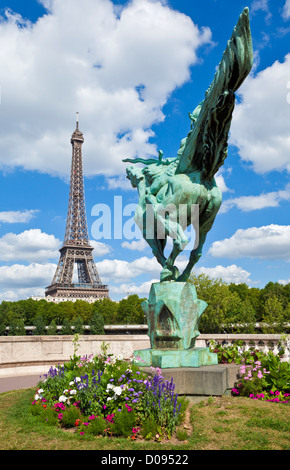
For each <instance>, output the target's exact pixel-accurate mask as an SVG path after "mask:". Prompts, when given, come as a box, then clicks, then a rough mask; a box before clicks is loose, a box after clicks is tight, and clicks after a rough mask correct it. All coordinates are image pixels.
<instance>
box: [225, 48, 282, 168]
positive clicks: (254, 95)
mask: <svg viewBox="0 0 290 470" xmlns="http://www.w3.org/2000/svg"><path fill="white" fill-rule="evenodd" d="M289 77H290V54H287V55H286V57H285V60H284V62H278V61H276V62H275V63H274V64H273V65H272V66H270V67H268V68H266V69H265V70H262V71H261V72H260V73H258V74H257V75H256V76H253V75H252V76H249V77H248V78H247V80H245V82H244V83H243V85H242V87H241V88H240V96H241V98H242V102H241V103H240V104H239V103H237V105H236V107H235V110H234V114H233V121H232V126H231V134H230V143H231V144H232V145H235V146H236V147H237V148H238V150H239V154H240V156H241V158H242V160H244V161H246V162H250V164H251V166H252V167H253V169H254V171H256V172H257V173H261V174H262V173H266V172H269V171H272V170H279V171H280V170H281V171H282V170H287V171H288V172H290V135H289V121H290V80H289Z"/></svg>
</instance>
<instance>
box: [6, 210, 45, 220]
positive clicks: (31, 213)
mask: <svg viewBox="0 0 290 470" xmlns="http://www.w3.org/2000/svg"><path fill="white" fill-rule="evenodd" d="M37 212H38V210H35V209H31V210H25V211H3V212H0V222H4V223H8V224H16V223H19V222H20V223H22V222H24V223H25V222H30V220H31V219H32V218H33V217H35V215H36V213H37Z"/></svg>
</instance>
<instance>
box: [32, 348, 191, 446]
mask: <svg viewBox="0 0 290 470" xmlns="http://www.w3.org/2000/svg"><path fill="white" fill-rule="evenodd" d="M184 406H185V400H184V399H181V398H180V397H178V394H177V393H175V385H174V383H173V380H171V381H170V382H169V381H165V380H164V379H163V377H162V375H161V371H160V369H158V368H157V369H153V368H152V374H151V375H148V374H146V373H145V372H143V371H142V370H140V367H138V366H137V364H136V362H135V359H134V358H132V359H131V360H130V361H126V360H124V359H123V358H122V357H121V356H115V355H108V354H107V352H106V347H105V345H103V349H102V353H101V354H100V355H98V356H90V357H79V356H77V355H76V354H74V356H73V358H71V360H70V361H69V362H68V363H67V364H65V365H64V366H57V367H55V368H51V369H50V370H49V372H48V374H47V376H46V378H45V380H43V381H42V382H40V383H39V388H38V390H37V393H36V395H35V396H34V398H33V400H32V404H31V407H30V410H31V413H32V414H34V415H38V416H39V418H40V419H42V420H43V422H44V423H47V424H51V425H57V426H61V427H63V428H64V429H74V430H75V431H76V432H78V433H79V435H80V436H84V435H87V434H90V435H95V436H124V437H128V438H131V439H136V438H138V437H142V438H146V439H151V438H154V439H157V440H159V439H161V438H163V437H168V438H170V437H171V436H172V434H173V433H174V431H175V429H176V427H177V425H178V424H180V423H181V421H182V416H183V411H184Z"/></svg>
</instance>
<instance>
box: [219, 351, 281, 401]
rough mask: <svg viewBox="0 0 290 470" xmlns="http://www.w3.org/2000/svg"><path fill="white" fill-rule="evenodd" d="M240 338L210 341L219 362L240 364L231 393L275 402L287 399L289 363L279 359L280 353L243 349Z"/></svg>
mask: <svg viewBox="0 0 290 470" xmlns="http://www.w3.org/2000/svg"><path fill="white" fill-rule="evenodd" d="M240 343H241V342H237V344H236V345H230V346H227V345H225V346H222V345H220V344H219V345H216V344H214V342H213V343H212V344H211V352H215V353H217V354H218V361H219V362H220V363H223V364H225V363H232V362H234V363H236V364H240V371H239V379H238V381H237V383H236V384H235V387H234V388H233V389H232V395H234V396H244V397H249V398H252V399H255V400H266V401H269V402H274V403H284V404H288V403H289V402H290V363H289V362H282V361H281V360H280V357H279V355H278V356H275V355H274V354H273V352H271V351H269V352H268V353H267V354H266V353H264V352H261V351H259V350H258V349H255V348H250V349H249V350H247V351H243V349H242V348H241V344H240Z"/></svg>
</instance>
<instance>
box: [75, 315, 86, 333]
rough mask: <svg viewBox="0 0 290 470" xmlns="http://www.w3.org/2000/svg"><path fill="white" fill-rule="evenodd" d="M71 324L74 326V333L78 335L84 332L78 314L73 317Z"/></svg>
mask: <svg viewBox="0 0 290 470" xmlns="http://www.w3.org/2000/svg"><path fill="white" fill-rule="evenodd" d="M72 326H74V334H79V335H83V334H84V324H83V320H82V318H81V317H80V316H79V315H78V316H77V317H75V318H74V319H73V321H72Z"/></svg>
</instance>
